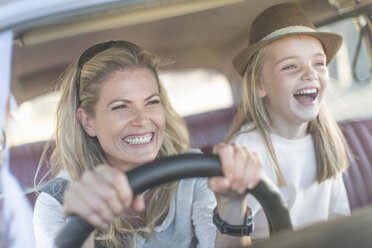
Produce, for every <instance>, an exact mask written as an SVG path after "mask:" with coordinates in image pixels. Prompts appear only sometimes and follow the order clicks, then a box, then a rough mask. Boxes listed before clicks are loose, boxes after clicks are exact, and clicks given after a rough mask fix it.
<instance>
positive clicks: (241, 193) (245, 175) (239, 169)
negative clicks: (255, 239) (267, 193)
mask: <svg viewBox="0 0 372 248" xmlns="http://www.w3.org/2000/svg"><path fill="white" fill-rule="evenodd" d="M213 153H215V154H218V156H219V157H220V160H221V164H222V173H223V175H224V176H223V177H213V178H210V179H209V180H208V185H209V188H211V189H212V190H213V191H214V193H215V196H216V200H217V211H218V214H219V215H220V217H221V218H222V219H223V220H224V221H225V222H227V223H229V224H231V225H237V226H242V225H244V224H245V213H246V207H247V206H246V205H247V203H246V194H245V192H246V190H247V189H252V188H254V187H255V186H256V185H257V184H258V182H259V180H260V178H261V172H262V167H263V166H262V162H261V160H260V158H259V157H258V156H257V154H256V153H252V152H250V151H249V150H248V149H247V148H242V147H240V146H238V145H237V144H231V145H227V144H222V143H220V144H217V145H216V146H215V147H214V149H213ZM251 242H252V241H251V239H250V237H249V236H242V237H235V236H231V235H225V234H221V233H220V232H219V231H217V233H216V241H215V247H232V246H234V247H246V246H248V245H250V244H251Z"/></svg>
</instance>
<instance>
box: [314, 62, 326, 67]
mask: <svg viewBox="0 0 372 248" xmlns="http://www.w3.org/2000/svg"><path fill="white" fill-rule="evenodd" d="M315 65H316V66H324V65H325V63H324V62H318V63H316V64H315Z"/></svg>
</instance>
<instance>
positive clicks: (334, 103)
mask: <svg viewBox="0 0 372 248" xmlns="http://www.w3.org/2000/svg"><path fill="white" fill-rule="evenodd" d="M366 23H367V21H366V19H365V18H364V17H363V16H359V17H356V18H347V19H344V20H342V21H338V22H335V23H332V24H330V25H327V26H323V27H321V28H319V30H321V31H325V32H327V31H329V32H335V33H338V34H340V35H341V36H342V37H343V38H344V42H343V45H342V47H341V49H340V51H339V52H338V54H337V56H336V58H335V59H334V60H333V61H332V62H331V64H330V65H329V73H330V77H331V78H332V80H331V83H330V85H329V92H328V93H329V94H328V96H327V97H326V101H327V104H328V107H329V108H330V109H331V112H332V113H333V115H334V116H335V118H336V120H338V121H342V120H347V119H362V118H367V117H370V116H372V110H371V107H370V106H372V98H371V97H369V96H370V95H371V94H372V83H371V76H372V74H371V73H372V71H371V61H370V56H369V54H370V51H369V50H368V49H367V47H368V44H367V42H369V40H368V38H367V36H364V37H362V39H361V40H360V30H361V29H362V28H366V27H367V26H366ZM366 31H367V30H366Z"/></svg>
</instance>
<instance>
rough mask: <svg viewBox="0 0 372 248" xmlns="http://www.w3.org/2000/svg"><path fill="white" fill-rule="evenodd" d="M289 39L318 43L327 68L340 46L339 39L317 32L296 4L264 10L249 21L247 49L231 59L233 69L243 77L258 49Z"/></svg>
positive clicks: (336, 36) (340, 41) (332, 34)
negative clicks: (300, 37)
mask: <svg viewBox="0 0 372 248" xmlns="http://www.w3.org/2000/svg"><path fill="white" fill-rule="evenodd" d="M290 35H309V36H313V37H315V38H317V39H318V40H320V42H322V44H323V48H324V52H325V54H326V56H327V65H328V63H329V62H331V60H332V59H333V57H334V56H335V55H336V53H337V51H338V49H339V48H340V47H341V44H342V37H341V36H340V35H338V34H334V33H326V32H318V31H317V30H316V28H315V26H314V25H313V24H312V23H311V21H310V20H309V18H308V17H307V16H306V14H305V12H304V10H303V9H302V8H301V7H300V6H299V5H298V4H295V3H284V4H278V5H274V6H272V7H270V8H268V9H266V10H264V11H263V12H262V13H261V14H259V15H258V16H257V17H256V19H255V20H254V21H253V23H252V26H251V31H250V39H249V43H248V46H247V47H246V48H244V49H243V51H241V52H240V53H239V54H238V55H236V56H235V58H234V59H233V66H234V68H235V69H236V70H237V71H238V72H239V74H240V75H244V72H245V69H246V67H247V64H248V62H249V60H250V59H251V58H252V56H253V55H254V54H255V53H256V52H257V51H258V50H259V49H261V48H263V47H265V46H267V45H268V44H269V43H271V42H273V41H275V40H278V39H281V38H284V37H287V36H290Z"/></svg>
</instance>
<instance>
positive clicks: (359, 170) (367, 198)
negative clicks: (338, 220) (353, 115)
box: [340, 119, 372, 209]
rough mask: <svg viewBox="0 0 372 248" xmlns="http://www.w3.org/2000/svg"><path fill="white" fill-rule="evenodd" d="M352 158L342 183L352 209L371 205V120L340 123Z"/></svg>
mask: <svg viewBox="0 0 372 248" xmlns="http://www.w3.org/2000/svg"><path fill="white" fill-rule="evenodd" d="M340 127H341V130H342V132H343V133H344V135H345V138H346V140H347V143H348V145H349V148H350V150H351V153H352V156H351V157H350V168H349V169H348V171H347V172H346V173H345V174H344V182H345V186H346V190H347V193H348V197H349V202H350V206H351V208H352V209H355V208H359V207H362V206H365V205H370V204H372V183H371V182H372V119H366V120H356V121H347V122H341V123H340Z"/></svg>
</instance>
